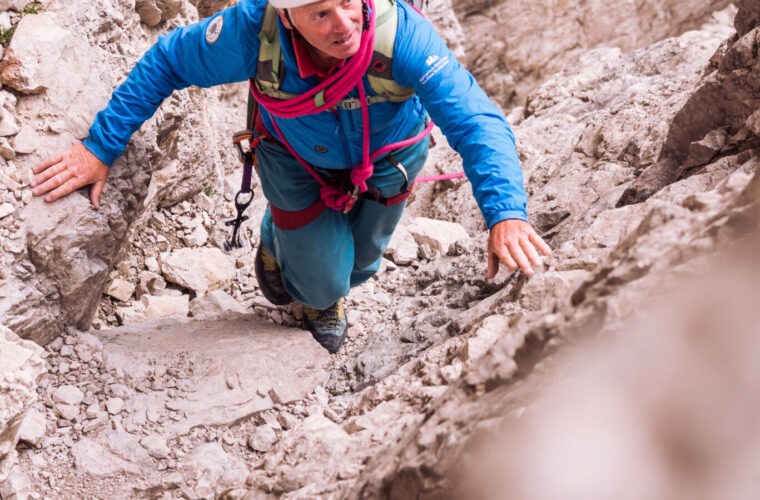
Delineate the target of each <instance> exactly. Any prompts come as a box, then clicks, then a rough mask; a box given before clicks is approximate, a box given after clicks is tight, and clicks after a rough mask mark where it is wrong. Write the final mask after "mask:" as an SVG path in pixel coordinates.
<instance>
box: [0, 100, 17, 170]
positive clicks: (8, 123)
mask: <svg viewBox="0 0 760 500" xmlns="http://www.w3.org/2000/svg"><path fill="white" fill-rule="evenodd" d="M19 130H21V129H20V128H19V126H18V123H16V117H14V116H13V114H12V113H11V112H10V111H8V110H7V109H5V108H0V136H2V137H5V136H9V135H16V134H18V132H19ZM6 159H11V158H6Z"/></svg>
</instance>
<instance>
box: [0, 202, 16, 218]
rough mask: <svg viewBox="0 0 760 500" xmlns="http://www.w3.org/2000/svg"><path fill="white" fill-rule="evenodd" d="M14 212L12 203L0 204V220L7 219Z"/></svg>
mask: <svg viewBox="0 0 760 500" xmlns="http://www.w3.org/2000/svg"><path fill="white" fill-rule="evenodd" d="M15 211H16V207H14V206H13V204H12V203H0V219H2V218H3V217H7V216H9V215H10V214H12V213H13V212H15Z"/></svg>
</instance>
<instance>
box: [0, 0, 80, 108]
mask: <svg viewBox="0 0 760 500" xmlns="http://www.w3.org/2000/svg"><path fill="white" fill-rule="evenodd" d="M80 48H81V45H78V41H77V40H76V38H75V37H74V36H73V34H72V33H71V31H69V30H66V29H64V28H61V26H60V24H59V23H58V22H57V20H56V17H55V14H53V13H50V12H42V13H40V14H37V15H34V16H24V17H23V18H22V19H21V21H20V22H19V23H18V25H17V26H16V31H15V33H14V35H13V38H12V39H11V43H10V45H9V46H8V50H7V51H6V52H5V57H4V58H3V61H2V63H0V78H2V82H3V84H4V85H7V86H9V87H11V88H13V89H15V90H18V91H19V92H23V93H26V94H33V93H38V92H42V91H44V90H45V89H47V88H50V87H53V86H55V85H56V84H57V82H58V81H60V72H59V64H60V62H61V61H60V58H59V54H61V53H62V52H65V51H67V50H69V51H71V50H79V49H80ZM85 60H87V59H85ZM70 69H71V70H76V69H79V68H77V67H75V68H70ZM71 76H72V77H73V79H74V80H75V81H76V80H80V79H81V78H82V76H81V75H80V74H78V72H77V71H72V73H71ZM80 83H81V80H80Z"/></svg>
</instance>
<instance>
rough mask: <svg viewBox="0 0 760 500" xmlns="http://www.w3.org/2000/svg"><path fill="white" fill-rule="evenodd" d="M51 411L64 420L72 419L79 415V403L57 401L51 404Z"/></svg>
mask: <svg viewBox="0 0 760 500" xmlns="http://www.w3.org/2000/svg"><path fill="white" fill-rule="evenodd" d="M53 413H55V414H56V415H58V416H59V417H61V418H62V419H64V420H68V421H70V422H71V421H74V420H76V418H77V417H78V416H79V405H68V404H66V403H58V404H56V405H54V406H53Z"/></svg>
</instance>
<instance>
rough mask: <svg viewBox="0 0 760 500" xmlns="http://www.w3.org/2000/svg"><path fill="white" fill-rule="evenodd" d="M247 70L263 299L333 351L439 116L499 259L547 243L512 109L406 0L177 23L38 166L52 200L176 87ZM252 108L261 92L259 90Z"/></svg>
mask: <svg viewBox="0 0 760 500" xmlns="http://www.w3.org/2000/svg"><path fill="white" fill-rule="evenodd" d="M247 79H250V82H251V97H252V98H253V99H255V103H256V104H257V106H252V108H253V110H252V113H251V123H250V124H249V126H250V128H251V129H253V130H254V133H253V135H254V137H255V138H253V139H252V141H251V145H252V146H253V147H254V151H255V154H256V157H257V160H258V166H257V170H258V173H259V176H260V179H261V186H262V188H263V191H264V195H265V196H266V198H267V201H268V202H269V206H268V208H267V211H266V213H265V215H264V217H263V220H262V221H261V243H260V245H259V248H258V250H257V254H256V259H255V268H256V276H257V279H258V281H259V284H260V288H261V290H262V292H263V294H264V296H265V297H267V299H269V300H270V301H271V302H272V303H274V304H277V305H283V304H287V303H289V302H291V301H293V300H297V301H299V302H301V303H303V305H304V313H305V314H304V323H305V327H306V328H307V329H308V330H309V331H310V332H311V333H312V335H313V336H314V338H315V339H316V340H317V341H318V342H319V343H320V344H321V345H322V346H323V347H325V348H326V349H327V350H328V351H330V352H331V353H334V352H336V351H337V350H338V349H339V348H340V346H341V345H342V344H343V342H344V340H345V338H346V331H347V326H348V325H347V321H346V316H345V313H344V310H343V305H342V298H343V297H345V296H346V295H347V294H348V292H349V290H350V288H351V287H354V286H357V285H359V284H361V283H363V282H364V281H366V280H367V279H369V278H370V277H371V276H372V275H373V274H375V272H377V270H378V268H379V266H380V261H381V257H382V254H383V251H384V250H385V247H386V246H387V244H388V242H389V240H390V238H391V234H392V233H393V230H394V228H395V227H396V224H397V223H398V221H399V220H400V218H401V214H402V212H403V208H404V202H405V199H406V197H407V196H408V194H409V189H411V187H412V185H413V183H414V179H415V177H416V176H417V174H418V173H419V171H420V170H421V169H422V166H423V164H424V163H425V159H426V158H427V150H428V141H429V138H428V133H429V131H430V128H431V127H432V123H431V122H430V118H432V120H434V121H435V123H436V124H437V125H438V126H440V128H441V130H442V131H443V133H444V134H445V136H446V138H447V139H448V142H449V144H451V146H452V147H453V148H454V149H455V150H456V151H457V152H458V153H459V154H460V155H461V156H462V159H463V164H464V170H465V173H466V174H467V177H468V178H469V180H470V182H471V183H472V188H473V193H474V195H475V198H476V200H477V202H478V205H479V207H480V210H481V212H482V213H483V216H484V218H485V221H486V224H487V226H488V228H489V230H490V235H489V241H488V270H487V273H486V277H487V278H489V279H490V278H492V277H493V276H494V275H495V274H496V272H497V270H498V268H499V263H503V264H504V265H506V266H507V267H508V268H509V269H512V270H516V269H518V268H521V269H522V270H523V271H524V272H525V273H526V274H528V275H532V274H533V272H534V268H535V267H539V266H541V259H540V257H539V252H540V253H542V254H544V255H548V254H549V252H550V250H549V247H548V246H547V245H546V243H544V242H543V241H542V240H541V238H540V237H539V236H538V235H537V234H536V232H535V231H534V230H533V228H532V227H531V226H530V225H529V224H528V223H527V222H526V219H527V217H526V201H527V199H526V198H527V197H526V193H525V190H524V188H523V178H522V172H521V170H520V165H519V161H518V157H517V152H516V149H515V140H514V136H513V134H512V131H511V129H510V127H509V125H508V124H507V121H506V119H505V118H504V116H503V114H502V113H501V112H500V110H499V109H498V108H497V107H496V106H494V105H493V104H492V103H491V102H490V100H489V99H488V97H487V96H486V95H485V93H484V92H483V91H482V90H481V89H480V87H479V86H478V85H477V83H476V82H475V80H474V79H473V77H472V75H471V74H470V73H469V72H468V71H467V70H466V69H464V68H463V67H462V66H461V65H460V64H459V63H458V62H457V60H456V59H455V57H454V56H453V54H452V53H451V52H450V51H449V49H448V48H447V47H446V45H445V44H444V43H443V41H442V40H441V39H440V38H439V36H438V35H437V34H436V33H435V31H434V30H433V27H432V25H431V24H430V23H429V22H428V21H427V20H425V18H424V17H423V16H422V15H421V14H420V13H419V12H417V11H416V9H415V8H413V7H412V6H411V5H410V4H408V3H406V1H405V0H320V1H314V0H269V2H268V3H267V2H266V1H265V0H241V1H240V2H239V3H237V4H236V5H235V6H233V7H229V8H227V9H225V10H223V11H221V12H219V13H218V14H216V15H214V16H213V17H211V18H209V19H206V20H204V21H201V22H200V23H197V24H193V25H189V26H186V27H181V28H177V29H175V30H173V31H172V32H170V33H169V34H168V35H166V36H162V37H160V38H159V40H158V42H157V43H156V44H155V45H154V46H153V47H152V48H151V49H150V50H149V51H148V52H147V53H146V54H145V55H144V56H143V57H142V59H141V60H140V61H139V62H138V63H137V64H136V66H135V67H134V69H133V70H132V71H131V72H130V74H129V75H128V76H127V78H126V80H125V81H124V82H123V83H122V84H121V85H120V86H119V87H118V88H117V89H116V90H115V91H114V93H113V96H112V97H111V100H110V102H109V103H108V105H107V107H106V108H105V109H104V110H103V111H101V112H100V113H98V114H97V116H96V117H95V121H94V123H93V125H92V127H91V128H90V132H89V136H88V137H87V139H85V140H84V141H83V143H77V144H74V145H73V146H71V147H70V148H69V149H68V150H66V151H64V152H63V153H61V154H58V155H55V156H52V157H50V158H47V159H45V160H43V161H42V162H40V163H39V164H38V165H36V166H35V167H34V173H35V174H36V176H35V177H34V179H33V181H32V186H33V193H34V194H35V195H37V196H40V195H43V194H44V195H45V200H46V201H48V202H52V201H54V200H56V199H58V198H60V197H61V196H64V195H66V194H68V193H70V192H72V191H74V190H76V189H79V188H81V187H83V186H86V185H90V184H92V188H91V191H90V201H91V202H92V204H93V206H94V207H95V208H96V209H97V208H98V207H99V203H100V196H101V193H102V191H103V187H104V185H105V181H106V178H107V176H108V171H109V166H110V165H111V164H112V163H113V161H114V160H115V159H116V158H117V157H118V156H119V155H120V154H121V153H122V152H123V150H124V148H125V147H126V145H127V142H128V141H129V138H130V136H131V135H132V133H133V132H134V131H135V130H137V129H138V128H139V127H140V125H141V124H142V123H143V122H144V121H145V120H147V119H148V118H150V117H151V116H152V115H153V114H154V113H155V111H156V109H157V108H158V107H159V105H160V104H161V102H162V101H163V100H164V99H165V98H166V97H168V96H169V95H170V94H171V93H172V92H173V91H174V90H176V89H182V88H185V87H188V86H190V85H196V86H199V87H210V86H213V85H219V84H224V83H231V82H239V81H244V80H247ZM252 104H253V101H252Z"/></svg>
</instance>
